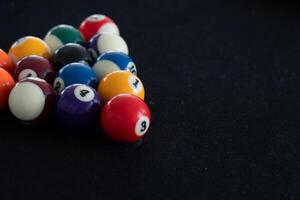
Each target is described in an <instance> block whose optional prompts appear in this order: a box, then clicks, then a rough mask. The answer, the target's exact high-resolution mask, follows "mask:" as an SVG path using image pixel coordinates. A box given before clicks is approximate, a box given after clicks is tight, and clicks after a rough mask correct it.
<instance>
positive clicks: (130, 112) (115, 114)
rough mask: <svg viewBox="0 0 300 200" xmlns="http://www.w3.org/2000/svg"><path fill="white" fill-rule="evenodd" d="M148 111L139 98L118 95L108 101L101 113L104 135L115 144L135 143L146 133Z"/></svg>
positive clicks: (148, 122) (148, 118)
mask: <svg viewBox="0 0 300 200" xmlns="http://www.w3.org/2000/svg"><path fill="white" fill-rule="evenodd" d="M150 119H151V115H150V111H149V108H148V106H147V105H146V104H145V102H144V101H142V100H141V99H140V98H138V97H136V96H133V95H126V94H123V95H118V96H115V97H114V98H112V99H111V100H110V101H108V102H107V103H106V104H105V105H104V107H103V109H102V112H101V119H100V121H101V125H102V128H103V130H104V132H105V134H106V135H107V136H108V137H109V138H111V139H112V140H114V141H117V142H124V143H129V142H137V141H138V140H140V139H141V138H142V137H143V136H144V135H145V133H146V132H147V131H148V128H149V126H150Z"/></svg>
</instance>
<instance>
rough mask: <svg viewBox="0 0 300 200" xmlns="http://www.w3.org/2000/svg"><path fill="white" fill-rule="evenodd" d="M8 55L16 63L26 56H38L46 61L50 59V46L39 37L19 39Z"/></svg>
mask: <svg viewBox="0 0 300 200" xmlns="http://www.w3.org/2000/svg"><path fill="white" fill-rule="evenodd" d="M8 55H9V56H10V58H11V59H12V61H13V62H14V63H17V62H18V61H19V60H21V59H22V58H24V57H26V56H30V55H37V56H42V57H44V58H46V59H49V58H50V55H51V53H50V49H49V47H48V45H47V44H46V43H45V42H44V41H43V40H41V39H40V38H38V37H33V36H26V37H23V38H20V39H18V40H17V41H16V42H15V43H13V45H12V46H11V47H10V49H9V52H8Z"/></svg>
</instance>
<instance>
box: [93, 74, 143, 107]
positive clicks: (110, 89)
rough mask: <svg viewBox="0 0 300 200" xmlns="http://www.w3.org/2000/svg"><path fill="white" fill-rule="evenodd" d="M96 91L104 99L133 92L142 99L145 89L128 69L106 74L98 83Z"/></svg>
mask: <svg viewBox="0 0 300 200" xmlns="http://www.w3.org/2000/svg"><path fill="white" fill-rule="evenodd" d="M98 92H99V94H100V97H101V99H102V100H104V101H108V100H110V99H111V98H112V97H114V96H116V95H118V94H133V95H136V96H138V97H140V98H141V99H142V100H144V96H145V90H144V86H143V83H142V81H141V80H140V79H139V78H138V77H137V76H136V75H134V74H132V73H131V72H128V71H114V72H111V73H109V74H107V75H106V76H105V77H104V78H103V79H102V80H101V81H100V83H99V86H98Z"/></svg>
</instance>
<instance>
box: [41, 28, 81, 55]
mask: <svg viewBox="0 0 300 200" xmlns="http://www.w3.org/2000/svg"><path fill="white" fill-rule="evenodd" d="M44 41H45V42H46V43H47V44H48V46H49V48H50V50H51V52H52V53H54V52H55V51H56V50H57V49H58V48H59V47H61V46H63V45H64V44H67V43H78V44H81V45H84V43H85V39H84V38H83V36H82V34H81V32H80V31H79V30H77V29H76V28H74V27H73V26H70V25H66V24H60V25H57V26H54V27H53V28H51V29H50V30H49V31H48V33H47V34H46V36H45V38H44Z"/></svg>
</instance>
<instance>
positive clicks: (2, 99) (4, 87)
mask: <svg viewBox="0 0 300 200" xmlns="http://www.w3.org/2000/svg"><path fill="white" fill-rule="evenodd" d="M14 86H15V81H14V79H13V77H12V76H11V75H10V74H9V73H8V72H7V71H6V70H5V69H2V68H0V111H1V110H3V109H4V108H6V107H7V102H8V96H9V93H10V91H11V90H12V88H13V87H14Z"/></svg>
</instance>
